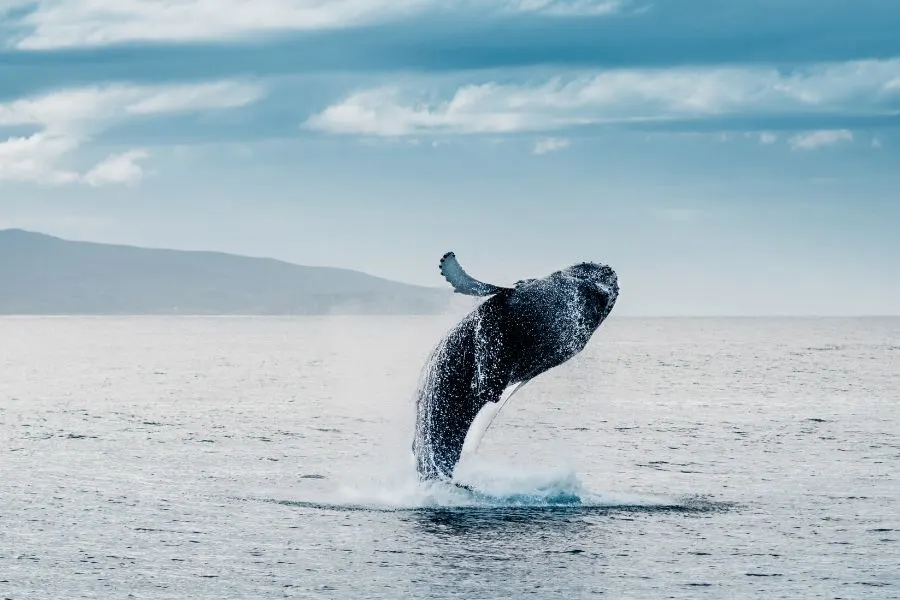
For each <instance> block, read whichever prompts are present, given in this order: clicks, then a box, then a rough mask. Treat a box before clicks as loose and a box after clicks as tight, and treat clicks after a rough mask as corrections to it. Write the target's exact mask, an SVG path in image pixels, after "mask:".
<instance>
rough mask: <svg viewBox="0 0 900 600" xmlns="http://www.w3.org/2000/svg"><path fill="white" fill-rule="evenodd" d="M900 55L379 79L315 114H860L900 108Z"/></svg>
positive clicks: (430, 121) (492, 117) (373, 126)
mask: <svg viewBox="0 0 900 600" xmlns="http://www.w3.org/2000/svg"><path fill="white" fill-rule="evenodd" d="M898 80H900V59H893V60H883V61H878V60H871V61H857V62H846V63H825V64H817V65H813V66H812V67H808V68H804V69H800V70H797V71H794V72H790V73H784V72H780V71H778V70H776V69H774V68H763V67H729V68H713V67H693V68H674V69H618V70H608V71H602V72H599V73H595V74H592V75H575V76H570V77H555V78H553V79H550V80H548V81H545V82H543V83H538V84H532V83H527V84H509V83H502V84H501V83H496V82H489V83H481V84H470V85H465V86H462V87H460V88H458V89H457V90H456V91H455V93H453V95H452V96H450V97H449V98H440V97H436V96H435V95H434V94H433V93H429V90H415V89H409V88H398V87H378V88H373V89H369V90H363V91H359V92H355V93H353V94H351V95H349V96H347V97H346V98H344V99H343V100H341V101H339V102H338V103H336V104H333V105H331V106H328V107H327V108H325V109H324V110H323V111H321V112H320V113H318V114H316V115H313V116H312V117H311V118H310V119H309V120H308V121H307V123H306V125H307V127H309V128H311V129H313V130H318V131H326V132H331V133H353V134H362V135H375V136H399V135H412V134H421V133H427V132H431V133H456V134H471V133H511V132H522V131H551V130H557V129H563V128H566V127H572V126H578V125H592V124H612V123H654V122H661V121H678V120H688V121H698V120H702V119H708V118H714V117H728V116H741V117H744V116H748V115H750V116H767V115H768V116H783V115H811V114H812V115H821V116H841V115H844V116H859V115H892V114H897V113H900V88H898V87H897V86H895V85H894V84H895V82H896V81H898Z"/></svg>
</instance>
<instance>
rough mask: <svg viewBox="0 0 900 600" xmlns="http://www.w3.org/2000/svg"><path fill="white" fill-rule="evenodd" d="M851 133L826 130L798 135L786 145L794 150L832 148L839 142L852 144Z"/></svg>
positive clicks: (846, 130)
mask: <svg viewBox="0 0 900 600" xmlns="http://www.w3.org/2000/svg"><path fill="white" fill-rule="evenodd" d="M852 141H853V132H852V131H850V130H848V129H826V130H822V131H809V132H805V133H798V134H797V135H795V136H794V137H792V138H791V139H790V140H788V143H789V144H790V145H791V148H793V149H794V150H816V149H817V148H824V147H826V146H834V145H836V144H839V143H841V142H852Z"/></svg>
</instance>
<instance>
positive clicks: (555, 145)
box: [534, 138, 571, 154]
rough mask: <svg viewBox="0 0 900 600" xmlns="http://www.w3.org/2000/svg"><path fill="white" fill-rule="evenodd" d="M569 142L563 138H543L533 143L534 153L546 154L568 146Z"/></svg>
mask: <svg viewBox="0 0 900 600" xmlns="http://www.w3.org/2000/svg"><path fill="white" fill-rule="evenodd" d="M570 143H571V142H570V141H569V140H567V139H565V138H545V139H543V140H538V141H537V143H536V144H535V145H534V153H535V154H548V153H550V152H558V151H559V150H563V149H564V148H568V147H569V144H570Z"/></svg>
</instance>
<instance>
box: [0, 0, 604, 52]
mask: <svg viewBox="0 0 900 600" xmlns="http://www.w3.org/2000/svg"><path fill="white" fill-rule="evenodd" d="M6 4H7V5H9V6H16V5H19V6H31V5H33V10H32V11H31V12H29V13H27V14H25V15H24V16H23V17H21V19H19V21H18V22H17V23H16V25H18V26H20V27H23V28H24V29H25V30H26V31H27V33H26V34H25V36H24V37H23V38H22V39H20V40H19V42H18V44H17V46H18V47H19V48H22V49H50V48H64V47H79V46H105V45H110V44H118V43H124V42H135V41H140V42H165V41H185V40H199V41H204V40H219V39H229V38H236V37H241V36H246V35H252V34H258V33H265V32H278V31H304V30H312V29H325V28H341V27H353V26H359V25H364V24H370V23H377V22H383V21H390V20H395V19H399V18H403V17H406V16H409V15H413V14H419V13H423V12H426V11H454V10H460V9H466V10H469V11H472V10H474V11H476V13H477V14H476V15H475V17H476V18H477V17H479V16H483V15H484V14H485V13H488V14H489V13H496V12H505V11H516V12H519V11H521V12H537V13H543V14H547V15H559V16H567V15H603V14H608V13H611V12H615V11H616V10H617V9H618V8H619V6H620V4H621V2H619V1H617V0H254V1H253V2H250V1H249V0H115V1H113V0H109V1H100V0H28V1H25V0H12V1H10V0H6ZM2 10H3V4H0V14H2Z"/></svg>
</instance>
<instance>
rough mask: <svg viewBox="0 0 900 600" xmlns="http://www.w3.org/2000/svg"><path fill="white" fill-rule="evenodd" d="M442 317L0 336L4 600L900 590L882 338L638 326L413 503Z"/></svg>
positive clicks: (894, 341)
mask: <svg viewBox="0 0 900 600" xmlns="http://www.w3.org/2000/svg"><path fill="white" fill-rule="evenodd" d="M453 321H454V319H452V318H451V317H409V318H407V317H396V318H371V317H359V318H351V317H326V318H215V317H211V318H192V317H183V318H156V317H146V318H62V317H61V318H2V319H0V598H13V599H15V600H19V599H23V598H34V599H47V598H65V599H72V598H116V599H118V598H178V599H198V598H203V599H206V598H209V599H217V600H222V599H251V598H252V599H260V598H390V599H397V598H428V599H438V598H467V599H476V598H477V599H485V598H524V597H534V598H567V599H568V598H587V597H597V596H600V597H609V598H616V599H624V598H634V599H641V600H645V599H654V598H728V599H743V598H748V599H749V598H754V599H757V598H766V599H773V598H791V599H796V598H816V599H819V598H853V599H856V598H900V476H898V471H900V469H898V467H900V319H876V318H872V319H629V318H623V317H616V316H615V314H614V315H612V316H611V317H610V319H609V320H608V321H607V322H606V323H605V324H604V325H603V326H601V328H600V329H599V330H598V332H597V333H596V334H595V336H594V338H593V339H592V341H591V343H590V344H589V346H588V348H587V349H586V350H585V351H584V352H583V353H582V354H580V355H579V356H577V357H576V358H575V359H573V360H572V361H570V362H569V363H566V364H565V365H563V366H561V367H559V368H557V369H555V370H553V371H550V372H548V373H546V374H544V375H543V376H541V377H540V378H538V379H535V380H534V381H532V382H531V383H529V384H528V385H527V386H525V387H524V388H522V390H521V391H519V392H518V393H517V394H516V395H515V396H514V398H513V399H512V400H511V401H510V402H509V404H508V405H506V406H505V408H504V409H503V410H502V411H501V412H500V414H499V416H498V417H497V418H496V420H495V421H494V422H493V425H492V426H491V427H490V429H489V430H488V431H487V433H486V435H485V437H484V438H483V440H482V442H481V446H480V447H479V448H478V450H477V451H476V452H475V453H474V454H471V455H469V456H467V457H466V458H465V459H464V461H463V463H461V464H460V467H459V469H458V471H457V472H458V475H459V478H460V480H462V481H465V482H466V483H467V484H469V485H471V486H472V487H473V489H474V490H476V491H475V492H468V491H465V490H463V489H459V488H449V487H446V486H431V487H423V486H420V485H418V484H417V483H416V479H415V476H414V473H413V462H412V458H411V453H410V444H411V440H412V426H413V417H414V415H413V410H414V404H413V402H414V393H415V388H416V384H417V381H418V377H419V372H420V369H421V368H422V365H423V363H424V361H425V358H426V356H427V354H428V352H429V350H430V349H431V347H432V346H433V345H434V344H435V343H436V342H437V340H438V338H439V336H440V335H441V334H442V333H443V332H444V331H445V330H446V329H447V328H448V327H450V326H451V325H452V324H453Z"/></svg>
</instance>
